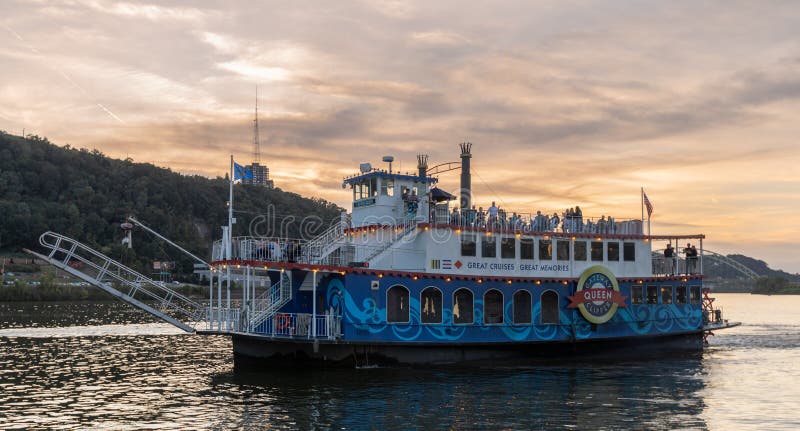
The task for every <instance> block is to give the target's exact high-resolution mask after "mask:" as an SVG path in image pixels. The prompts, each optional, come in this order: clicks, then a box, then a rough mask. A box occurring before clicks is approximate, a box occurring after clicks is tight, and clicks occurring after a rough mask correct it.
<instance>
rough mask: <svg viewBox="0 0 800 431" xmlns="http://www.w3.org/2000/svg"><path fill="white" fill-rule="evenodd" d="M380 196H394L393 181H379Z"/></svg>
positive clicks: (389, 179)
mask: <svg viewBox="0 0 800 431" xmlns="http://www.w3.org/2000/svg"><path fill="white" fill-rule="evenodd" d="M381 196H394V180H393V179H391V178H383V179H381Z"/></svg>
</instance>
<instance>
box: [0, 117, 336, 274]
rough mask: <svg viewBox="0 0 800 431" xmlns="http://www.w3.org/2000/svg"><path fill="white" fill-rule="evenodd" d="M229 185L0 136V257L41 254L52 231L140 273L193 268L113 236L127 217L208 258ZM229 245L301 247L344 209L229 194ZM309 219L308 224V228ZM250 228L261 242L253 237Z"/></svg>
mask: <svg viewBox="0 0 800 431" xmlns="http://www.w3.org/2000/svg"><path fill="white" fill-rule="evenodd" d="M227 200H228V180H227V179H226V178H220V177H218V178H215V179H209V178H205V177H202V176H188V175H182V174H179V173H177V172H173V171H171V170H170V169H165V168H160V167H157V166H154V165H152V164H148V163H134V162H133V161H132V160H130V159H127V160H117V159H112V158H109V157H106V156H105V155H103V154H102V153H101V152H99V151H97V150H91V151H90V150H87V149H84V148H81V149H76V148H70V147H69V146H66V147H58V146H56V145H53V144H51V143H50V142H49V141H48V140H47V139H46V138H44V139H43V138H40V137H38V136H32V135H28V136H27V137H26V138H22V137H19V136H14V135H10V134H8V133H5V132H2V131H0V250H2V251H4V252H16V251H19V250H21V249H22V248H23V247H26V248H31V249H34V250H36V249H39V246H38V237H39V235H40V234H41V233H42V232H45V231H48V230H52V231H55V232H58V233H62V234H65V235H67V236H70V237H72V238H75V239H77V240H79V241H81V242H84V243H86V244H88V245H90V246H93V247H96V248H98V249H99V250H101V251H103V252H105V253H108V254H110V255H111V256H113V257H117V258H124V259H123V260H124V261H125V263H127V264H129V265H133V266H134V267H137V268H139V269H142V270H144V269H145V268H146V267H148V266H149V265H150V263H151V261H153V260H177V261H179V262H181V264H182V268H183V269H184V270H190V268H191V261H190V260H188V259H185V258H183V257H182V256H181V255H180V254H179V253H176V252H174V251H173V249H171V248H169V246H167V245H165V244H163V243H162V242H160V241H159V240H157V239H155V238H153V237H152V236H150V235H148V234H146V233H144V232H142V231H135V234H134V248H133V250H130V251H128V250H126V249H125V248H123V246H122V245H121V244H120V240H121V238H122V231H121V229H120V227H119V225H120V223H122V222H123V221H124V219H125V218H126V217H127V216H134V217H136V218H137V219H138V220H140V221H142V222H144V223H145V224H147V225H148V226H150V227H152V228H153V229H155V230H157V231H159V232H160V233H161V234H163V235H164V236H166V237H168V238H170V239H171V240H173V241H175V242H177V243H178V244H181V245H182V246H184V247H186V248H187V249H189V250H190V251H192V252H193V253H195V254H197V255H199V256H201V257H207V256H209V254H210V247H211V242H212V241H213V240H214V239H217V238H219V237H220V236H221V229H220V226H222V225H225V224H227V209H226V202H227ZM234 202H235V205H234V208H235V209H236V210H237V213H236V215H235V216H236V218H237V224H236V225H235V227H234V235H247V234H251V233H258V234H281V235H286V236H289V237H308V236H313V235H314V233H319V232H321V231H322V230H323V229H324V228H325V227H327V226H328V225H329V223H330V222H331V221H332V220H338V218H339V214H340V211H342V210H341V208H339V207H337V206H336V205H334V204H332V203H330V202H327V201H325V200H322V199H307V198H303V197H301V196H299V195H297V194H294V193H289V192H284V191H281V190H280V189H275V190H269V189H266V188H263V187H258V186H244V185H236V186H235V187H234ZM308 216H315V217H312V218H309V217H308ZM253 227H255V228H257V229H256V230H257V231H258V232H251V230H253Z"/></svg>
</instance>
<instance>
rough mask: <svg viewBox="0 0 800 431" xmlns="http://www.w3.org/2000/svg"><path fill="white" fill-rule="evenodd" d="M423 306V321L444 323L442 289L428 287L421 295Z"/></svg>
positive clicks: (420, 300) (420, 301) (421, 304)
mask: <svg viewBox="0 0 800 431" xmlns="http://www.w3.org/2000/svg"><path fill="white" fill-rule="evenodd" d="M419 303H420V306H421V307H422V323H442V291H441V290H439V289H437V288H435V287H428V288H426V289H425V290H423V291H422V294H421V295H420V297H419Z"/></svg>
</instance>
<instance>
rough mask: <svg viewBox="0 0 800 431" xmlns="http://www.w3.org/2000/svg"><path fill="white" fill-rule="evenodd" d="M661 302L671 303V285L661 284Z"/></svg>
mask: <svg viewBox="0 0 800 431" xmlns="http://www.w3.org/2000/svg"><path fill="white" fill-rule="evenodd" d="M661 303H662V304H672V286H661Z"/></svg>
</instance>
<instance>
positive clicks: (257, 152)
mask: <svg viewBox="0 0 800 431" xmlns="http://www.w3.org/2000/svg"><path fill="white" fill-rule="evenodd" d="M253 163H261V143H260V142H259V138H258V86H256V114H255V117H254V118H253Z"/></svg>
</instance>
